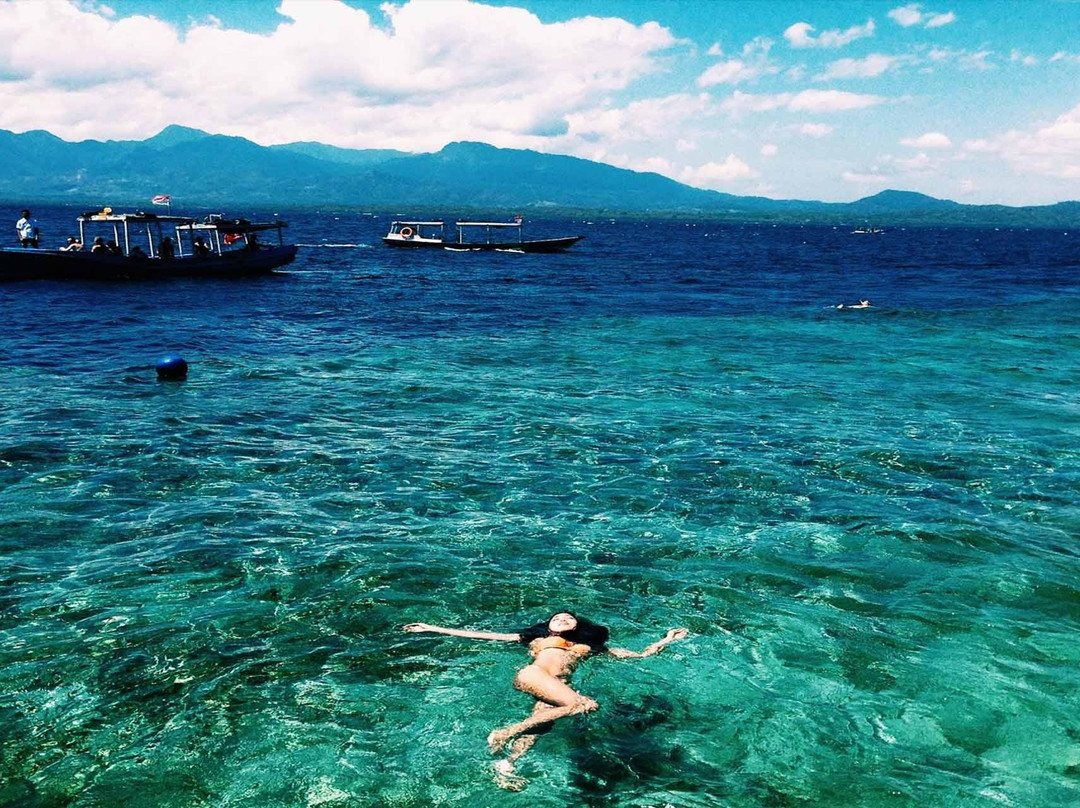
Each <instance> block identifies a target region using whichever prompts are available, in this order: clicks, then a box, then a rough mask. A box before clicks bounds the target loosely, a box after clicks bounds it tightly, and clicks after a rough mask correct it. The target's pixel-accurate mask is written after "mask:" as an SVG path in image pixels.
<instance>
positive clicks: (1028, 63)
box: [1009, 48, 1039, 67]
mask: <svg viewBox="0 0 1080 808" xmlns="http://www.w3.org/2000/svg"><path fill="white" fill-rule="evenodd" d="M1009 61H1010V62H1019V63H1020V64H1022V65H1023V66H1024V67H1033V66H1035V65H1037V64H1038V63H1039V60H1038V59H1037V58H1036V57H1035V56H1033V55H1032V54H1030V53H1024V52H1022V51H1021V50H1020V49H1019V48H1013V49H1012V50H1011V51H1010V52H1009Z"/></svg>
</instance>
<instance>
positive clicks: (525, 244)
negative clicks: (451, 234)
mask: <svg viewBox="0 0 1080 808" xmlns="http://www.w3.org/2000/svg"><path fill="white" fill-rule="evenodd" d="M453 226H454V227H456V228H457V238H456V239H450V240H449V241H448V240H447V239H446V230H445V228H446V223H445V222H442V221H395V222H392V223H391V224H390V232H389V233H387V234H386V235H385V236H383V244H385V245H387V246H388V247H398V248H402V249H408V250H422V249H434V250H453V251H461V252H467V251H472V250H489V251H490V250H498V251H500V252H521V253H555V252H562V251H563V250H565V249H567V248H569V247H572V246H573V245H574V244H576V243H577V242H579V241H581V240H582V239H583V238H585V236H564V237H563V238H546V239H531V240H527V239H525V237H524V230H523V227H522V222H521V220H520V219H517V220H516V221H513V222H454V225H453ZM513 231H516V232H513ZM507 235H509V236H510V237H509V238H507V237H506V236H507Z"/></svg>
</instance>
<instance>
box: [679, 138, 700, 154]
mask: <svg viewBox="0 0 1080 808" xmlns="http://www.w3.org/2000/svg"><path fill="white" fill-rule="evenodd" d="M675 151H677V152H690V151H697V143H695V142H694V141H692V140H688V139H687V138H679V139H678V140H677V141H676V142H675Z"/></svg>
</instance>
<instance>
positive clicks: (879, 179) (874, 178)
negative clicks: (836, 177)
mask: <svg viewBox="0 0 1080 808" xmlns="http://www.w3.org/2000/svg"><path fill="white" fill-rule="evenodd" d="M840 178H841V179H842V180H843V181H844V182H854V183H859V184H862V185H878V184H881V183H885V182H888V181H889V180H890V179H891V178H890V177H889V176H888V175H887V174H879V173H877V171H876V170H873V169H871V170H870V171H845V172H844V173H842V174H841V175H840Z"/></svg>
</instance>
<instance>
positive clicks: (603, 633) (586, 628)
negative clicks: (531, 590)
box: [518, 612, 610, 651]
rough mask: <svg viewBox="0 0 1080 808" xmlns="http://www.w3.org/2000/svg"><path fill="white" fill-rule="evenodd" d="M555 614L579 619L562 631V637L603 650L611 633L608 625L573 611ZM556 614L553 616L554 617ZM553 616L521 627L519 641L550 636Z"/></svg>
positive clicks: (526, 642) (528, 641) (525, 643)
mask: <svg viewBox="0 0 1080 808" xmlns="http://www.w3.org/2000/svg"><path fill="white" fill-rule="evenodd" d="M555 614H568V615H570V616H571V617H573V618H574V619H575V620H577V625H576V626H574V628H572V629H571V630H570V631H563V632H560V634H559V636H560V637H565V638H566V639H567V640H569V641H570V642H573V643H581V644H582V645H587V646H589V647H590V648H592V649H593V650H594V651H599V650H603V648H604V646H605V645H607V641H608V636H609V634H610V632H609V631H608V629H607V626H601V625H599V624H597V623H593V622H592V621H591V620H586V619H585V618H584V617H578V616H577V615H576V614H574V613H573V612H555ZM555 614H553V615H552V616H551V617H554V616H555ZM551 617H549V618H548V619H547V620H544V621H543V622H540V623H536V624H535V625H531V626H529V627H528V628H523V629H521V630H520V631H519V632H518V637H519V639H518V642H520V643H521V644H522V645H528V644H529V643H531V642H532V641H533V640H535V639H538V638H540V637H547V636H549V635H550V634H551V629H549V628H548V623H550V622H551Z"/></svg>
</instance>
